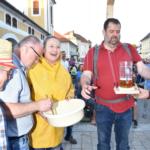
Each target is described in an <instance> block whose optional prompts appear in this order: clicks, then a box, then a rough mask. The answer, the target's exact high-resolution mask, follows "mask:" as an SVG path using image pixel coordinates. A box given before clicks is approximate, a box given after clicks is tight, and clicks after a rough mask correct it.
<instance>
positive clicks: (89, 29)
mask: <svg viewBox="0 0 150 150" xmlns="http://www.w3.org/2000/svg"><path fill="white" fill-rule="evenodd" d="M8 1H9V2H11V3H12V4H15V7H17V8H18V9H20V10H23V7H24V6H25V0H21V4H20V0H8ZM17 1H18V2H17ZM55 1H56V4H55V5H54V19H53V20H54V30H55V31H57V32H59V33H60V34H64V33H66V32H68V31H72V30H73V31H74V32H75V33H77V34H80V35H82V36H83V37H85V38H86V39H87V40H90V41H91V42H92V43H93V44H96V43H97V44H99V43H101V41H102V40H103V34H102V30H103V23H104V21H105V19H106V4H107V0H55ZM149 6H150V0H115V4H114V17H115V18H117V19H119V20H120V22H121V41H122V42H128V43H132V44H139V42H140V40H141V39H142V38H144V37H145V36H146V35H147V34H148V33H149V32H150V21H149V20H148V18H149V17H150V16H149V14H150V13H149Z"/></svg>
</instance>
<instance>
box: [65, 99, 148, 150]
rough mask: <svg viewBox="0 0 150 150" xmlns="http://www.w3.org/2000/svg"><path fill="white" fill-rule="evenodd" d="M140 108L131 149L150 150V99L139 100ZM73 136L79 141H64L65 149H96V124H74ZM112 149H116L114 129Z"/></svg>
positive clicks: (131, 139) (132, 133)
mask: <svg viewBox="0 0 150 150" xmlns="http://www.w3.org/2000/svg"><path fill="white" fill-rule="evenodd" d="M145 103H146V104H145ZM138 108H139V115H138V116H139V117H138V127H137V128H136V129H134V128H131V132H130V150H150V113H149V112H150V100H149V101H147V102H146V101H139V102H138ZM73 137H74V138H76V139H77V142H78V143H77V144H75V145H73V144H70V143H69V142H66V141H64V142H63V147H64V150H96V146H97V130H96V126H94V125H91V124H90V123H89V122H80V123H78V124H76V125H74V126H73ZM111 150H116V149H115V140H114V133H113V130H112V139H111Z"/></svg>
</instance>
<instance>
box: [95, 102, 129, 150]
mask: <svg viewBox="0 0 150 150" xmlns="http://www.w3.org/2000/svg"><path fill="white" fill-rule="evenodd" d="M95 110H96V124H97V132H98V145H97V150H110V141H111V130H112V125H113V124H114V132H115V140H116V150H129V149H130V148H129V141H128V137H129V131H130V128H131V123H132V111H131V109H128V110H127V111H126V112H123V113H115V112H113V111H112V110H110V109H109V108H108V107H105V106H103V105H99V104H97V105H96V106H95Z"/></svg>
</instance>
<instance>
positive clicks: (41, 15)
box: [27, 0, 46, 28]
mask: <svg viewBox="0 0 150 150" xmlns="http://www.w3.org/2000/svg"><path fill="white" fill-rule="evenodd" d="M44 2H46V0H39V7H40V9H39V12H40V13H39V15H34V14H33V0H28V3H27V7H28V14H27V16H28V17H29V18H30V19H32V20H34V21H35V22H36V23H37V24H38V25H40V26H41V27H42V28H45V19H44V16H45V14H44V9H46V8H44Z"/></svg>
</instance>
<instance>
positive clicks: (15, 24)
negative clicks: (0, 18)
mask: <svg viewBox="0 0 150 150" xmlns="http://www.w3.org/2000/svg"><path fill="white" fill-rule="evenodd" d="M12 26H13V27H15V28H17V19H16V18H13V19H12Z"/></svg>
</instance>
